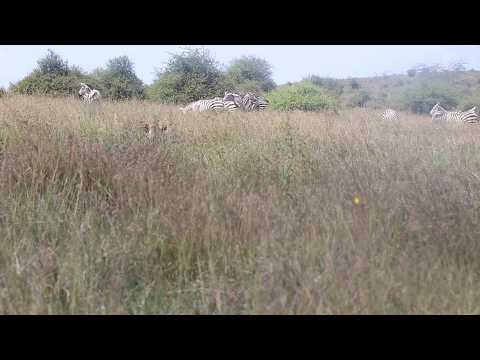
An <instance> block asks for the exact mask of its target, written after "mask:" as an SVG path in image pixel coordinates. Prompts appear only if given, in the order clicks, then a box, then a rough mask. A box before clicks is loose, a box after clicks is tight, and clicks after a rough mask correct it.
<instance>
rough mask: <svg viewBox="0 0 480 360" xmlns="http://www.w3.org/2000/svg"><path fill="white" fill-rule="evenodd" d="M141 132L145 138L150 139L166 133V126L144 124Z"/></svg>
mask: <svg viewBox="0 0 480 360" xmlns="http://www.w3.org/2000/svg"><path fill="white" fill-rule="evenodd" d="M143 130H144V132H145V136H146V137H147V139H152V138H153V137H154V136H156V135H157V134H164V133H166V132H167V131H168V126H167V125H160V126H158V125H151V124H149V123H145V124H144V126H143Z"/></svg>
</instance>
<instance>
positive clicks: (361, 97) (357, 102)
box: [348, 90, 371, 107]
mask: <svg viewBox="0 0 480 360" xmlns="http://www.w3.org/2000/svg"><path fill="white" fill-rule="evenodd" d="M370 99H371V97H370V95H369V93H368V92H367V91H365V90H360V91H359V92H358V93H355V94H354V95H353V96H352V97H351V98H350V100H349V102H348V105H349V106H351V107H365V106H366V104H367V102H368V101H369V100H370Z"/></svg>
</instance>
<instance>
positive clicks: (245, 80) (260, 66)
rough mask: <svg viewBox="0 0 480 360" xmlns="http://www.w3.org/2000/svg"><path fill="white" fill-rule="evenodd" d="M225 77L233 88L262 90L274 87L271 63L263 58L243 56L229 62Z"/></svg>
mask: <svg viewBox="0 0 480 360" xmlns="http://www.w3.org/2000/svg"><path fill="white" fill-rule="evenodd" d="M226 77H227V78H228V79H229V80H231V82H232V83H233V84H234V86H235V88H238V89H241V90H244V91H255V92H263V91H270V90H273V89H274V88H275V86H276V85H275V82H274V81H273V79H272V70H271V65H270V64H269V63H268V62H267V61H266V60H264V59H260V58H257V57H254V56H243V57H241V58H239V59H235V60H233V61H232V62H231V63H230V66H229V67H228V69H227V73H226Z"/></svg>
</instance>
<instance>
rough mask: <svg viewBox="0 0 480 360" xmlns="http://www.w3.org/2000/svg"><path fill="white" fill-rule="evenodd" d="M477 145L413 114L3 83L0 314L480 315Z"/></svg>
mask: <svg viewBox="0 0 480 360" xmlns="http://www.w3.org/2000/svg"><path fill="white" fill-rule="evenodd" d="M145 123H149V124H152V125H155V126H159V127H160V128H161V127H162V126H165V125H168V131H167V132H165V133H164V134H162V136H156V137H154V138H153V139H146V138H145V136H144V132H143V131H144V129H143V127H144V125H145ZM479 151H480V128H478V127H475V126H464V127H461V126H460V127H458V126H456V127H455V126H447V125H434V124H431V122H430V121H429V119H428V118H422V117H415V116H404V119H403V121H402V122H401V123H399V124H387V123H384V122H381V121H378V120H377V119H376V118H375V117H374V116H372V114H369V113H368V112H362V111H356V112H348V113H345V114H341V115H322V114H307V113H289V114H285V113H274V112H266V113H260V114H224V115H214V114H210V115H208V114H197V115H195V114H189V115H182V114H181V113H180V112H179V111H177V110H176V109H175V108H174V107H168V106H162V105H155V104H149V103H133V102H129V103H124V104H108V103H107V104H103V105H102V106H101V107H99V108H98V109H96V110H94V111H90V110H89V109H88V108H86V107H85V105H84V104H82V103H80V102H78V101H74V100H67V99H65V100H63V99H47V98H34V97H7V98H2V99H0V172H1V173H0V224H1V228H0V237H1V239H2V241H1V242H0V312H2V313H6V314H18V313H22V314H25V313H27V314H30V313H33V314H44V313H48V314H63V313H67V314H86V313H88V314H123V313H128V314H153V313H161V314H165V313H181V314H186V313H187V314H188V313H200V314H214V313H221V314H242V313H253V314H357V313H360V314H384V313H387V314H397V313H399V314H412V313H415V314H424V313H429V314H431V313H435V314H444V313H462V314H471V313H475V314H478V313H480V301H479V300H480V288H479V287H478V286H477V284H478V282H479V281H480V272H479V268H480V267H479V265H480V262H479V260H478V259H479V258H480V257H479V255H480V248H479V239H480V225H479V216H478V210H479V206H480V191H479V190H480V156H479V155H478V154H479ZM355 198H357V199H358V200H359V201H358V203H357V204H356V203H355V202H354V199H355Z"/></svg>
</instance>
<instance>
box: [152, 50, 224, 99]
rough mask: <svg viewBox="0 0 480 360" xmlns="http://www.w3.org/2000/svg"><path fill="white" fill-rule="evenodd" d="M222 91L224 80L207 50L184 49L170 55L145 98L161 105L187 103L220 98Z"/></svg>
mask: <svg viewBox="0 0 480 360" xmlns="http://www.w3.org/2000/svg"><path fill="white" fill-rule="evenodd" d="M226 87H227V81H226V78H225V76H224V74H222V72H221V71H220V69H219V66H218V64H217V62H216V61H215V60H214V59H213V58H212V57H211V56H210V53H209V51H208V50H205V49H187V50H184V51H183V52H182V53H181V54H174V55H172V58H171V59H170V60H169V62H168V63H167V65H166V67H165V69H164V70H163V71H161V72H159V73H158V74H157V79H156V80H155V81H154V83H153V84H152V85H151V86H150V88H149V90H148V96H149V98H150V99H152V100H157V101H161V102H164V103H165V102H169V103H188V102H191V101H196V100H199V99H205V98H210V97H215V96H220V95H222V94H223V92H224V91H225V89H226Z"/></svg>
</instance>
